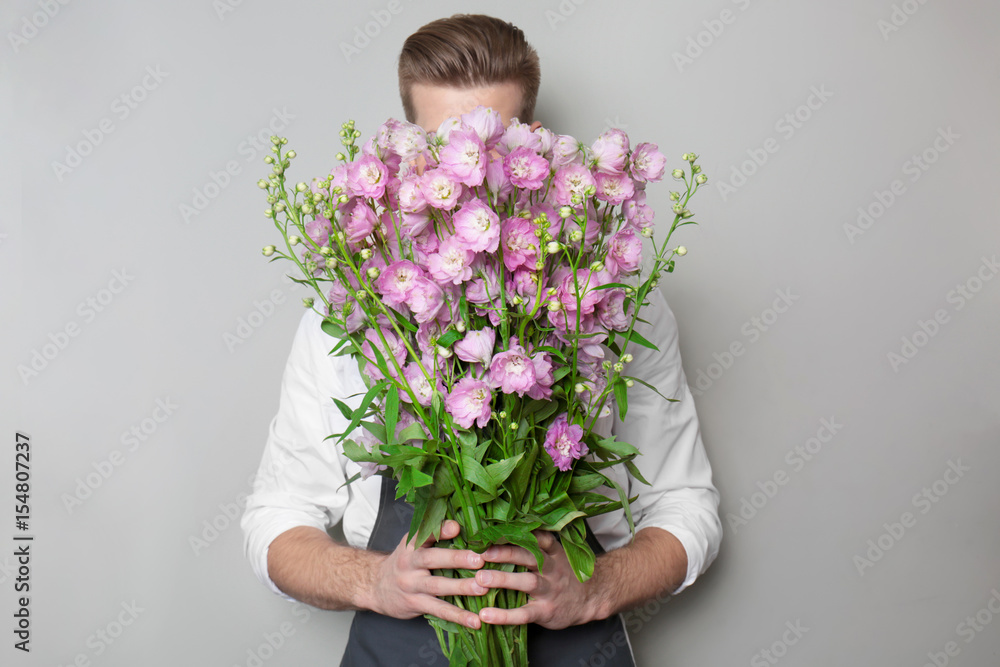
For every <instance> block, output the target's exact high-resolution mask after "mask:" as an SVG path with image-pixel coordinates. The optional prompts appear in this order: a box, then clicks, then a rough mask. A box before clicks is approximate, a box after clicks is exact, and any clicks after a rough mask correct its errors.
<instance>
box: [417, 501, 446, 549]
mask: <svg viewBox="0 0 1000 667" xmlns="http://www.w3.org/2000/svg"><path fill="white" fill-rule="evenodd" d="M447 510H448V500H447V499H446V498H432V499H431V500H430V502H429V504H428V506H427V509H426V511H425V512H424V514H423V518H422V519H421V521H420V528H419V529H418V530H417V541H416V544H417V545H421V544H423V543H424V541H425V540H427V538H428V537H429V536H430V535H431V533H433V534H434V536H435V537H436V538H438V539H440V537H441V522H442V521H444V517H445V514H446V513H447Z"/></svg>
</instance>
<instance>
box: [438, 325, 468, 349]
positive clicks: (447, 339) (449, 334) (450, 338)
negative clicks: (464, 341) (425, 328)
mask: <svg viewBox="0 0 1000 667" xmlns="http://www.w3.org/2000/svg"><path fill="white" fill-rule="evenodd" d="M464 335H465V334H463V333H461V332H460V331H458V330H457V329H449V330H448V331H446V332H445V333H444V334H443V335H442V336H441V337H439V338H438V341H437V344H438V345H440V346H441V347H451V345H452V343H454V342H455V341H457V340H458V339H460V338H462V337H463V336H464Z"/></svg>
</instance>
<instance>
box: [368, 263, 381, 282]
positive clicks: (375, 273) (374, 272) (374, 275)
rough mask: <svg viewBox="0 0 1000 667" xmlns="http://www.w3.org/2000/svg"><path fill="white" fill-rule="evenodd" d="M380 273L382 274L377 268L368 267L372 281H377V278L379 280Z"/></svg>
mask: <svg viewBox="0 0 1000 667" xmlns="http://www.w3.org/2000/svg"><path fill="white" fill-rule="evenodd" d="M379 273H380V271H379V270H378V267H377V266H369V267H368V277H369V278H371V279H372V280H375V279H376V278H378V274H379Z"/></svg>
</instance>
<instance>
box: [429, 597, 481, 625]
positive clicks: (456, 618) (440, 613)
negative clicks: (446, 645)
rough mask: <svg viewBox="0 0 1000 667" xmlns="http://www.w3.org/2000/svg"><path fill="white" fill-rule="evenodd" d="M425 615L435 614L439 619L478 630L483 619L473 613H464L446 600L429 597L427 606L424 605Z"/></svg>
mask: <svg viewBox="0 0 1000 667" xmlns="http://www.w3.org/2000/svg"><path fill="white" fill-rule="evenodd" d="M424 613H425V614H433V615H434V616H437V617H438V618H443V619H444V620H446V621H451V622H452V623H458V624H459V625H464V626H465V627H467V628H474V629H478V628H479V626H480V625H481V622H482V619H480V618H479V616H477V615H476V614H474V613H472V612H471V611H464V610H462V609H459V608H458V607H456V606H455V605H453V604H449V603H448V602H445V601H444V600H440V599H438V598H436V597H430V596H428V597H427V604H426V605H424Z"/></svg>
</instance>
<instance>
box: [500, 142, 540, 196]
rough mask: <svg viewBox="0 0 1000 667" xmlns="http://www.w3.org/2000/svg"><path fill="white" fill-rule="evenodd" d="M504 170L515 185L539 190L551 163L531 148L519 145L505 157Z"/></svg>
mask: <svg viewBox="0 0 1000 667" xmlns="http://www.w3.org/2000/svg"><path fill="white" fill-rule="evenodd" d="M503 170H504V173H505V174H507V176H508V177H509V178H510V182H511V184H512V185H514V186H515V187H518V188H524V189H525V190H538V189H540V188H541V187H542V186H543V185H545V179H546V178H548V175H549V163H548V160H546V159H545V158H543V157H541V156H540V155H538V154H537V153H535V152H534V151H533V150H531V149H530V148H527V147H526V146H518V147H517V148H515V149H514V150H512V151H511V152H510V153H508V154H507V156H506V157H505V158H504V159H503Z"/></svg>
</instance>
